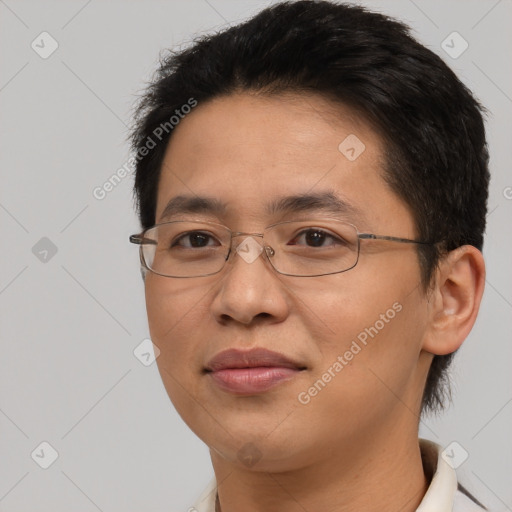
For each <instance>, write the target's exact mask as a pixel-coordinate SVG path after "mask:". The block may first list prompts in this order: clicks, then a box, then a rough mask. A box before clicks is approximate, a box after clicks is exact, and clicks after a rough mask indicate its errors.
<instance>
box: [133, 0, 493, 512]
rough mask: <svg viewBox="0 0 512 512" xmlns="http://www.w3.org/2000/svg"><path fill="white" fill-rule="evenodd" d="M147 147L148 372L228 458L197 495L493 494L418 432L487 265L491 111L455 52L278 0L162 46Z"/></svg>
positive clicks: (146, 126) (419, 502) (317, 505)
mask: <svg viewBox="0 0 512 512" xmlns="http://www.w3.org/2000/svg"><path fill="white" fill-rule="evenodd" d="M133 146H134V150H135V151H136V155H137V169H136V181H135V192H136V197H137V201H138V207H139V214H140V220H141V224H142V228H143V232H142V233H141V234H139V235H134V236H133V237H132V241H133V242H135V243H137V244H140V247H141V262H142V267H143V275H144V278H145V290H146V304H147V313H148V321H149V327H150V332H151V337H152V340H153V343H154V344H155V345H156V346H157V347H158V349H159V351H160V355H159V357H158V359H157V363H158V368H159V371H160V374H161V377H162V379H163V382H164V385H165V387H166V390H167V392H168V394H169V397H170V399H171V401H172V402H173V404H174V406H175V407H176V409H177V411H178V412H179V414H180V415H181V417H182V418H183V420H184V421H185V422H186V423H187V424H188V425H189V427H190V428H191V429H192V430H193V431H194V432H195V433H196V434H197V435H198V436H199V437H200V438H201V439H202V440H203V441H204V442H205V443H206V444H207V445H208V447H209V448H210V454H211V459H212V464H213V468H214V472H215V478H214V479H213V480H212V482H211V483H210V485H209V486H208V488H207V489H206V490H205V492H204V493H203V494H202V496H200V497H199V499H198V500H197V503H196V504H195V505H194V507H192V508H191V509H190V510H197V511H199V512H201V511H208V512H210V511H214V510H216V511H220V510H221V511H222V512H233V511H240V510H247V511H248V510H255V511H256V510H261V511H274V510H275V511H277V510H280V511H290V512H291V511H299V510H300V511H303V510H324V511H356V510H357V511H361V510H364V511H366V512H371V511H380V512H383V511H397V510H400V511H403V512H408V511H414V510H416V511H423V512H424V511H427V510H428V511H434V510H435V511H437V512H441V511H451V510H452V509H453V510H456V511H477V510H482V507H481V506H480V504H479V503H478V502H477V501H476V500H475V499H473V498H472V497H470V496H468V493H467V492H465V491H464V489H463V488H461V487H460V486H459V488H458V484H457V479H456V475H455V472H454V470H453V469H452V468H451V467H450V465H449V464H447V463H446V462H445V461H444V459H443V457H442V456H441V451H442V448H441V447H439V446H437V445H435V444H434V443H431V442H428V441H426V440H418V424H419V418H420V415H421V414H422V412H427V411H429V410H438V409H441V408H442V406H443V403H444V399H445V398H444V397H445V394H446V391H447V390H446V386H445V379H446V371H447V368H448V366H449V363H450V361H451V358H452V356H453V353H454V352H455V351H456V350H457V349H458V348H459V347H460V345H461V344H462V343H463V341H464V339H465V338H466V337H467V335H468V333H469V332H470V330H471V328H472V326H473V324H474V322H475V318H476V316H477V313H478V309H479V305H480V300H481V297H482V293H483V288H484V281H485V266H484V261H483V258H482V254H481V249H482V244H483V232H484V228H485V215H486V210H487V206H486V203H487V189H488V181H489V173H488V167H487V164H488V153H487V149H486V141H485V132H484V126H483V121H482V115H481V107H480V106H479V104H478V102H477V101H476V100H475V99H474V98H473V96H472V95H471V93H470V92H469V91H468V90H467V89H466V88H465V87H464V86H463V84H462V83H461V82H460V81H459V80H458V79H457V78H456V76H455V75H454V74H453V72H452V71H451V70H450V69H449V68H448V67H447V66H446V65H445V64H444V63H443V61H442V60H441V59H440V58H439V57H437V56H436V55H435V54H433V53H432V52H431V51H429V50H427V49H426V48H424V47H423V46H421V45H420V44H419V43H417V42H416V41H415V40H414V39H412V38H411V37H410V35H409V33H408V29H407V27H405V26H404V25H402V24H400V23H398V22H397V21H394V20H392V19H390V18H387V17H385V16H383V15H381V14H376V13H371V12H368V11H366V10H365V9H363V8H362V7H357V6H349V5H343V4H334V3H331V2H313V1H298V2H286V3H282V4H276V5H274V6H272V7H270V8H267V9H265V10H264V11H262V12H261V13H259V14H258V15H257V16H255V17H254V18H252V19H251V20H249V21H247V22H245V23H243V24H241V25H238V26H236V27H231V28H229V29H227V30H225V31H223V32H220V33H218V34H216V35H213V36H209V37H204V38H202V39H201V40H198V41H197V42H196V43H195V44H194V46H192V47H191V48H190V49H187V50H185V51H183V52H181V53H171V54H170V55H169V57H168V58H166V59H165V60H164V61H163V62H162V64H161V67H160V70H159V73H158V75H157V77H156V78H155V81H154V83H153V84H152V86H151V87H150V89H149V90H148V91H147V93H146V95H145V96H144V97H143V98H142V101H141V103H140V106H139V110H138V115H137V118H136V127H135V130H134V134H133Z"/></svg>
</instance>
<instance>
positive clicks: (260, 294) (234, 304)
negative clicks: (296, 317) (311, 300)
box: [211, 234, 289, 325]
mask: <svg viewBox="0 0 512 512" xmlns="http://www.w3.org/2000/svg"><path fill="white" fill-rule="evenodd" d="M240 238H241V241H240V242H239V243H237V241H236V240H234V241H233V248H232V252H231V254H230V258H229V260H228V261H227V262H226V266H225V268H224V269H223V271H222V277H221V278H220V280H219V283H218V288H217V289H216V293H215V296H214V299H213V300H212V303H211V310H212V314H213V315H214V316H215V318H216V319H217V321H218V322H219V323H222V324H226V323H229V322H238V323H241V324H244V325H250V324H253V323H255V322H258V321H263V320H265V321H266V322H281V321H283V320H284V319H285V318H286V316H287V315H288V313H289V300H288V294H287V293H286V292H287V288H286V286H285V285H284V284H283V283H282V278H281V277H280V275H279V274H277V272H275V271H274V270H273V268H272V266H271V265H270V262H269V261H268V260H267V256H266V254H265V248H264V247H263V243H262V239H261V238H260V237H259V236H257V235H254V234H253V235H249V236H241V237H240ZM267 250H268V251H269V252H271V251H272V250H271V249H270V248H269V249H267Z"/></svg>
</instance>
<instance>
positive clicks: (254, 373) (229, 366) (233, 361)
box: [205, 348, 306, 395]
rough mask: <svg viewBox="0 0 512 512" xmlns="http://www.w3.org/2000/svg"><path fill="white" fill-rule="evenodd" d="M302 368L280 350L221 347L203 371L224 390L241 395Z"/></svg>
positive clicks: (272, 384)
mask: <svg viewBox="0 0 512 512" xmlns="http://www.w3.org/2000/svg"><path fill="white" fill-rule="evenodd" d="M305 369H306V367H305V366H304V365H302V364H300V363H298V362H297V361H294V360H293V359H290V358H288V357H286V356H284V355H283V354H279V353H278V352H273V351H271V350H267V349H264V348H253V349H251V350H243V351H242V350H238V349H228V350H224V351H223V352H220V353H219V354H217V355H216V356H214V357H213V358H212V359H211V360H210V361H209V362H208V364H207V365H206V367H205V372H206V374H207V375H210V376H211V378H212V380H213V382H215V384H217V385H218V386H219V387H220V388H221V389H223V390H224V391H228V392H231V393H235V394H239V395H244V394H254V393H259V392H263V391H267V390H269V389H271V388H273V387H275V386H277V385H279V384H281V383H283V382H285V381H288V380H290V379H292V378H293V377H295V376H296V375H297V374H298V373H300V372H301V371H302V370H305Z"/></svg>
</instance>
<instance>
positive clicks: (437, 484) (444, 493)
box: [189, 439, 457, 512]
mask: <svg viewBox="0 0 512 512" xmlns="http://www.w3.org/2000/svg"><path fill="white" fill-rule="evenodd" d="M419 443H420V450H421V455H422V459H423V461H424V464H425V465H427V466H428V467H430V468H431V472H432V473H433V477H432V481H431V482H430V485H429V487H428V489H427V492H426V493H425V496H424V497H423V499H422V500H421V503H420V504H419V506H418V508H417V509H416V512H452V510H453V503H454V498H455V495H456V493H457V475H456V474H455V470H454V469H453V468H452V467H451V466H450V465H449V464H448V463H447V462H446V461H445V460H444V459H443V457H442V455H441V453H442V447H441V446H439V445H438V444H436V443H434V442H432V441H428V440H426V439H420V440H419ZM436 464H437V465H436ZM434 470H435V472H434ZM216 496H217V482H216V479H215V476H214V477H213V478H212V480H210V482H209V483H208V486H207V487H206V488H205V489H204V491H203V492H202V493H201V495H200V496H199V498H198V499H197V501H196V503H195V504H194V508H193V509H192V510H195V511H196V512H215V498H216ZM189 510H191V509H189Z"/></svg>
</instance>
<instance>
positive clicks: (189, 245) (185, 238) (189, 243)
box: [171, 231, 221, 249]
mask: <svg viewBox="0 0 512 512" xmlns="http://www.w3.org/2000/svg"><path fill="white" fill-rule="evenodd" d="M209 241H211V242H213V243H212V244H209V243H208V242H209ZM215 242H217V243H215ZM219 245H221V244H220V243H219V242H218V241H217V240H216V239H214V237H213V236H211V235H209V234H208V233H204V232H202V231H189V232H188V233H185V234H183V235H180V236H179V237H178V238H176V239H174V240H173V242H172V244H171V249H172V248H173V247H182V248H184V249H196V248H199V249H201V248H202V247H212V246H213V247H215V246H219Z"/></svg>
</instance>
